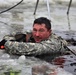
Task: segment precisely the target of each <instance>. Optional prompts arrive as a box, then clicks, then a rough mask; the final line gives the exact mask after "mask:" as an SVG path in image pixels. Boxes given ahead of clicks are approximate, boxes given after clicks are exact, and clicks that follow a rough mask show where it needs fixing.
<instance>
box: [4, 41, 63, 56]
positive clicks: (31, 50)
mask: <svg viewBox="0 0 76 75" xmlns="http://www.w3.org/2000/svg"><path fill="white" fill-rule="evenodd" d="M5 49H6V51H7V52H8V53H10V54H19V55H22V54H24V55H34V56H36V55H41V54H46V53H54V52H55V53H56V52H60V51H62V50H63V49H64V48H63V46H62V44H61V43H60V42H59V41H55V43H54V42H52V41H49V40H47V41H43V42H41V43H24V42H12V41H7V42H6V43H5Z"/></svg>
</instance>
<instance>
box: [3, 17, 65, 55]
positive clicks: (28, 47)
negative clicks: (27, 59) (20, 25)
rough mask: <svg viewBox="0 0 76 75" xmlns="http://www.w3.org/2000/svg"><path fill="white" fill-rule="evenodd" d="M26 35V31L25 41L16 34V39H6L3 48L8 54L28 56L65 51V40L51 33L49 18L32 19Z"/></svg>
mask: <svg viewBox="0 0 76 75" xmlns="http://www.w3.org/2000/svg"><path fill="white" fill-rule="evenodd" d="M27 37H28V36H27V33H26V34H24V38H23V39H25V41H24V40H21V39H20V40H21V41H19V39H18V37H17V35H16V36H15V37H14V39H15V40H16V41H12V40H7V41H6V42H5V45H4V46H5V50H6V51H7V52H8V53H10V54H18V55H29V56H30V55H33V56H37V55H43V54H49V53H51V54H52V53H53V54H54V53H55V54H56V53H63V52H66V48H65V46H64V45H65V41H64V40H62V39H61V38H60V37H58V36H57V35H55V34H53V33H52V29H51V23H50V20H49V19H47V18H45V17H40V18H37V19H35V20H34V23H33V30H32V32H31V33H30V37H29V38H27ZM4 39H5V40H6V37H5V38H4Z"/></svg>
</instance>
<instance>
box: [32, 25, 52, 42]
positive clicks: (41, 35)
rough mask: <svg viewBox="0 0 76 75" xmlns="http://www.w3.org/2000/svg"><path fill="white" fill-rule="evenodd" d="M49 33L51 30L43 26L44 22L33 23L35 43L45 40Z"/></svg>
mask: <svg viewBox="0 0 76 75" xmlns="http://www.w3.org/2000/svg"><path fill="white" fill-rule="evenodd" d="M50 33H51V30H47V28H46V27H45V24H41V25H40V24H34V26H33V32H32V34H33V38H34V39H35V41H36V42H37V43H39V42H41V41H42V40H45V39H47V38H48V37H49V35H50Z"/></svg>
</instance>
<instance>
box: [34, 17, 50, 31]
mask: <svg viewBox="0 0 76 75" xmlns="http://www.w3.org/2000/svg"><path fill="white" fill-rule="evenodd" d="M34 24H40V25H41V24H45V27H46V28H47V29H48V30H50V29H51V22H50V20H49V19H47V18H45V17H40V18H37V19H35V20H34V23H33V26H34Z"/></svg>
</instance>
